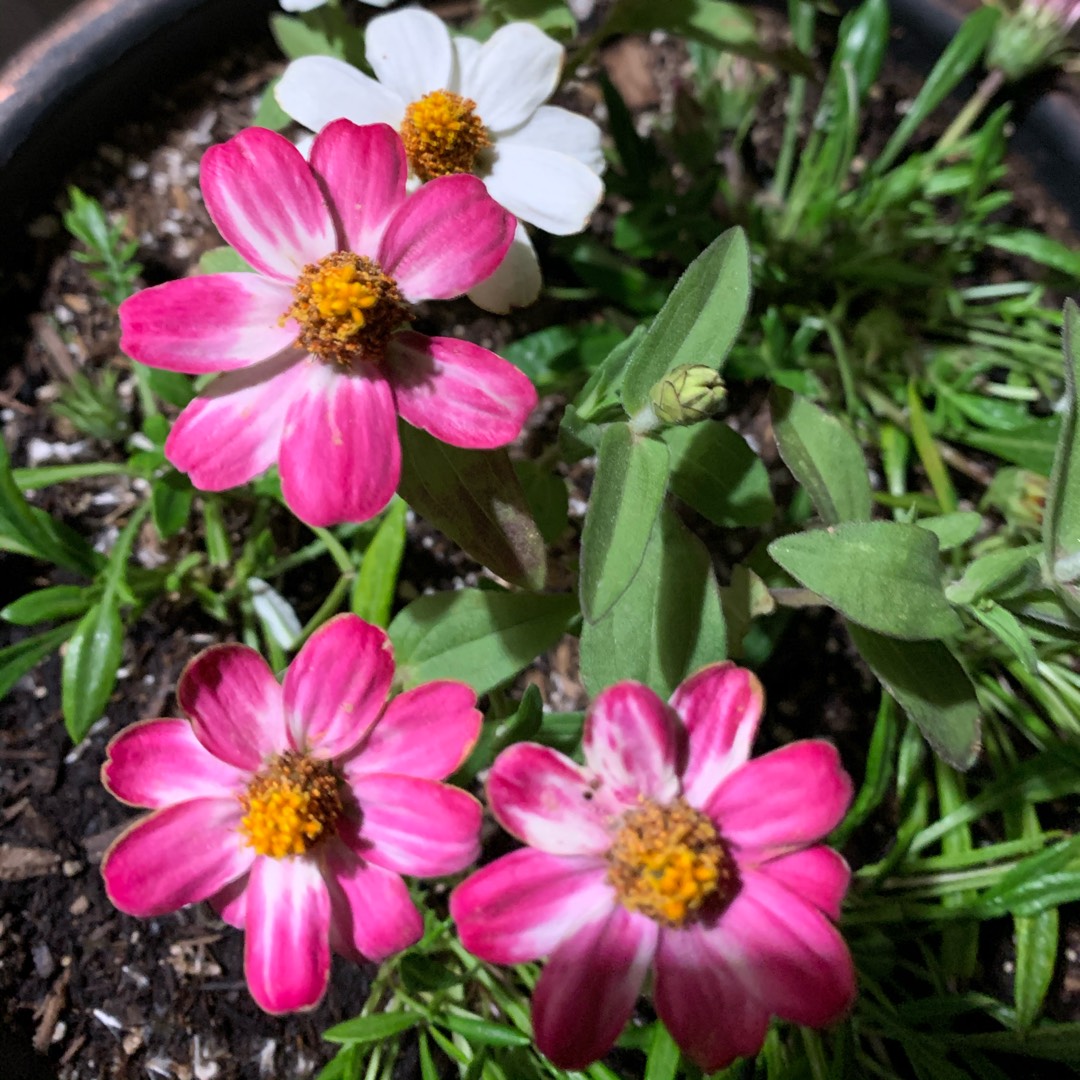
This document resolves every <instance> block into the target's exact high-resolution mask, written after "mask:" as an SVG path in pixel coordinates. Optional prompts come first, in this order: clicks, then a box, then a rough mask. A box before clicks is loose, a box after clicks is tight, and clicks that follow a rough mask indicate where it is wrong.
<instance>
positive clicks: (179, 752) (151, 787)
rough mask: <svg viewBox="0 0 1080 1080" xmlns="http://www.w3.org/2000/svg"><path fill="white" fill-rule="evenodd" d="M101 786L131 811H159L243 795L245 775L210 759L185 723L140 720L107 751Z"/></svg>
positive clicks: (245, 784) (208, 752)
mask: <svg viewBox="0 0 1080 1080" xmlns="http://www.w3.org/2000/svg"><path fill="white" fill-rule="evenodd" d="M106 755H107V756H106V761H105V764H104V765H103V766H102V767H101V781H102V783H103V784H104V785H105V787H106V788H107V789H108V790H109V791H110V792H111V793H112V794H113V795H115V796H116V797H117V798H118V799H121V800H123V801H124V802H126V803H129V804H130V805H132V806H145V807H148V808H150V809H155V810H156V809H158V808H159V807H162V806H172V805H173V804H174V803H178V802H184V801H185V800H186V799H198V798H200V797H202V796H211V797H212V796H217V797H218V798H228V797H229V796H230V795H239V794H242V793H243V791H244V789H245V788H246V786H247V782H248V780H249V778H250V777H249V775H248V774H247V773H245V772H241V770H240V769H236V768H233V766H232V765H227V764H226V763H225V762H224V761H222V760H220V759H219V758H217V757H215V756H214V755H213V754H211V753H210V751H209V750H207V749H206V747H204V746H203V744H202V743H201V742H199V740H198V739H197V738H196V737H195V732H194V731H193V730H192V727H191V724H190V723H188V721H187V720H144V721H143V722H142V723H139V724H132V725H131V726H130V727H128V728H125V729H124V730H123V731H121V732H120V734H119V735H117V736H116V737H115V738H114V739H113V740H112V741H111V742H110V743H109V745H108V748H107V750H106Z"/></svg>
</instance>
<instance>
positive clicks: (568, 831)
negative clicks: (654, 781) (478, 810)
mask: <svg viewBox="0 0 1080 1080" xmlns="http://www.w3.org/2000/svg"><path fill="white" fill-rule="evenodd" d="M487 801H488V807H489V808H490V809H491V812H492V813H493V814H494V815H495V817H496V818H497V819H498V821H499V824H500V825H502V827H503V828H504V829H506V830H507V832H511V833H513V834H514V836H516V837H517V838H518V839H519V840H522V841H524V842H525V843H526V844H528V845H529V846H530V847H535V848H539V849H540V850H541V851H546V852H547V853H548V854H549V855H603V854H605V853H606V852H607V850H608V848H610V847H611V833H610V830H609V824H610V820H611V817H612V808H611V807H609V806H608V805H607V803H606V800H604V798H603V797H602V795H601V796H600V797H599V798H598V796H597V790H596V779H595V778H594V777H593V776H592V775H591V774H590V773H589V772H588V771H586V770H585V769H583V768H582V767H581V766H580V765H576V764H574V762H572V761H571V760H570V759H569V758H568V757H564V756H563V755H562V754H560V753H558V752H557V751H555V750H552V749H551V748H550V747H547V746H537V745H536V744H535V743H517V744H515V745H514V746H510V747H508V748H507V749H506V750H504V751H503V752H502V753H501V754H500V755H499V756H498V757H497V758H496V759H495V763H494V765H492V767H491V774H490V775H489V776H488V782H487Z"/></svg>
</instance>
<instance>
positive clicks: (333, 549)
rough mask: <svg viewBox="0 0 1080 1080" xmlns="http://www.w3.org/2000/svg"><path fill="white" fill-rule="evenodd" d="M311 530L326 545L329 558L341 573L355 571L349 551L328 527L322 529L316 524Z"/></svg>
mask: <svg viewBox="0 0 1080 1080" xmlns="http://www.w3.org/2000/svg"><path fill="white" fill-rule="evenodd" d="M311 531H312V532H313V533H314V534H315V535H316V536H317V537H318V538H319V539H320V540H321V541H322V542H323V543H324V544H325V545H326V550H327V551H328V552H329V553H330V558H332V559H333V560H334V564H335V565H336V566H337V568H338V569H339V570H340V571H341V572H342V573H343V574H353V573H355V571H356V567H355V566H353V561H352V559H350V558H349V553H348V552H347V551H346V550H345V548H344V547H343V546H342V544H341V541H340V540H338V538H337V537H336V536H335V535H334V534H333V533H332V532H330V530H329V529H322V528H320V527H319V526H317V525H316V526H315V527H314V528H313V529H312V530H311Z"/></svg>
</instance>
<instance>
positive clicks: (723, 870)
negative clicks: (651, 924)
mask: <svg viewBox="0 0 1080 1080" xmlns="http://www.w3.org/2000/svg"><path fill="white" fill-rule="evenodd" d="M607 858H608V872H607V879H608V881H609V882H610V883H611V884H612V885H613V886H614V888H615V893H616V896H617V897H618V900H619V903H621V904H622V905H623V907H625V908H628V909H629V910H630V911H639V912H641V914H642V915H648V916H649V918H650V919H655V920H656V921H657V922H659V923H662V924H663V925H665V926H670V927H676V928H677V927H680V926H685V925H686V924H687V923H688V922H689V921H690V920H691V919H692V918H694V917H696V915H697V914H698V913H699V912H700V911H701V910H702V907H703V906H705V905H708V907H709V908H710V909H712V908H713V907H714V905H723V904H726V903H727V902H728V901H730V900H731V898H732V897H733V896H734V895H735V891H736V889H737V888H738V878H737V875H736V872H735V865H734V863H733V862H732V860H731V858H730V856H729V855H728V853H727V850H726V848H725V847H724V843H723V841H722V840H721V838H720V835H719V833H717V831H716V826H715V825H713V823H712V821H711V820H710V819H709V818H708V817H707V816H706V815H705V814H703V813H702V812H701V811H700V810H695V809H694V808H693V807H691V806H689V805H688V804H687V803H686V801H685V800H683V799H676V800H675V802H673V803H671V804H670V805H669V806H660V805H658V804H657V803H654V802H644V803H643V804H642V805H641V806H639V807H637V808H635V809H633V810H630V811H628V812H627V813H626V814H625V815H624V816H623V818H622V823H621V827H620V829H619V831H618V833H617V834H616V836H615V841H614V843H613V844H612V845H611V848H610V850H609V851H608V855H607Z"/></svg>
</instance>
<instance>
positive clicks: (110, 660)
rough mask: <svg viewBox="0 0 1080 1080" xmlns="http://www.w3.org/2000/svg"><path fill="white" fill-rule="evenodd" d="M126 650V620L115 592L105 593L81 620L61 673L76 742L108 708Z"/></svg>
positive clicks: (68, 721)
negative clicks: (107, 595)
mask: <svg viewBox="0 0 1080 1080" xmlns="http://www.w3.org/2000/svg"><path fill="white" fill-rule="evenodd" d="M123 651H124V624H123V622H121V620H120V608H119V605H118V604H117V602H116V599H115V596H111V597H105V598H103V599H102V600H101V601H99V602H98V603H97V604H95V605H94V606H93V607H92V608H91V609H90V610H89V611H88V612H87V613H86V614H85V615H84V616H83V617H82V619H80V620H79V625H78V626H77V627H76V629H75V633H74V634H73V635H72V637H71V640H70V641H69V642H68V647H67V652H66V653H64V663H63V667H62V668H61V673H60V703H61V706H62V708H63V712H64V723H65V724H66V725H67V729H68V734H69V735H70V736H71V741H72V742H73V743H79V742H81V741H82V739H83V738H84V737H85V735H86V733H87V732H88V731H89V730H90V728H91V727H92V726H93V724H94V723H95V722H96V721H97V720H98V719H99V718H100V717H101V714H102V713H103V712H104V711H105V706H106V705H108V703H109V698H110V697H111V696H112V692H113V688H114V687H115V686H116V672H117V669H118V668H119V667H120V659H121V656H122V655H123Z"/></svg>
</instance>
